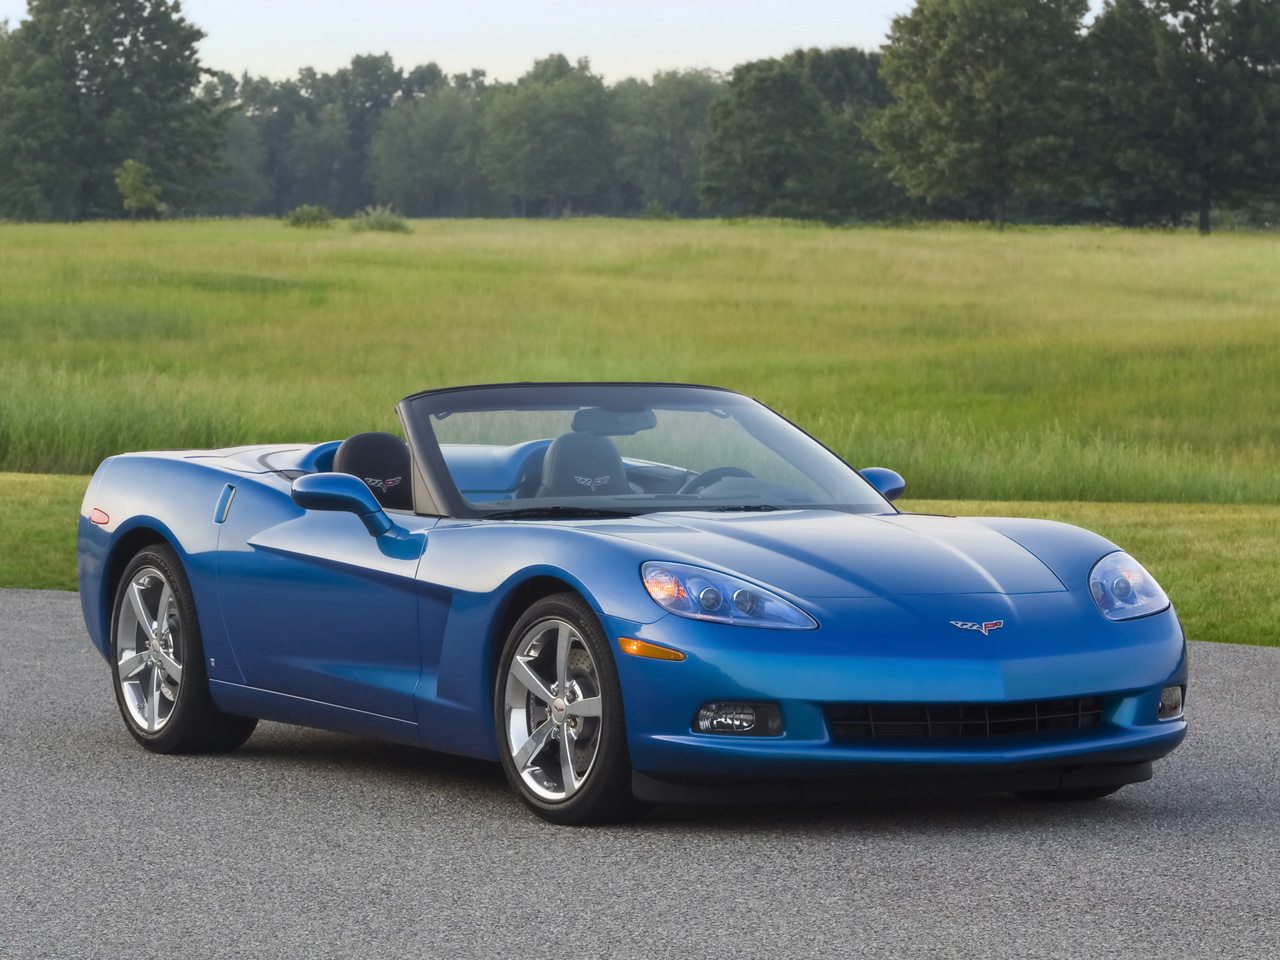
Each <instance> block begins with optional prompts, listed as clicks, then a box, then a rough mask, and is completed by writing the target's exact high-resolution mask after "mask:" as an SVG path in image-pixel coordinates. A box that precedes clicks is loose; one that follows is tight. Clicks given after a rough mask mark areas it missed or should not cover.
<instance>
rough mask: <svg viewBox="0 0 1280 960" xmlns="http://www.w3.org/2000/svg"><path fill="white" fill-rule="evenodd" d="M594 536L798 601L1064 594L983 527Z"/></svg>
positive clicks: (679, 523) (618, 528)
mask: <svg viewBox="0 0 1280 960" xmlns="http://www.w3.org/2000/svg"><path fill="white" fill-rule="evenodd" d="M595 529H596V531H597V532H601V533H608V534H610V535H612V536H616V537H622V538H624V539H627V540H631V541H634V542H637V543H642V544H645V545H647V546H650V547H652V548H653V559H655V560H662V559H669V560H679V561H683V562H687V563H695V564H702V565H706V566H712V567H717V568H719V569H722V570H725V571H730V572H733V573H738V574H741V575H742V576H745V577H748V578H750V579H753V580H758V581H760V582H761V583H763V584H767V585H771V586H774V587H777V588H778V589H780V590H783V591H785V592H787V593H790V594H792V595H793V596H796V597H806V598H814V599H817V598H824V597H846V598H855V597H893V596H946V595H954V594H977V593H987V594H990V593H999V594H1021V593H1047V592H1058V591H1065V590H1066V587H1064V586H1063V584H1062V581H1061V580H1059V579H1058V577H1057V576H1055V575H1054V572H1053V571H1052V570H1050V569H1049V568H1048V567H1047V566H1046V565H1045V564H1044V563H1043V562H1041V560H1040V559H1039V558H1037V557H1036V556H1035V554H1033V553H1031V552H1030V551H1029V550H1027V549H1026V548H1025V547H1023V546H1021V545H1020V544H1018V543H1017V542H1015V541H1014V540H1012V539H1010V538H1009V537H1007V536H1005V535H1004V534H1001V533H998V532H996V531H995V530H992V529H991V528H990V527H987V526H985V525H983V524H981V523H978V522H976V521H973V520H964V519H959V518H956V517H935V516H925V515H920V514H885V515H875V516H870V515H859V514H848V513H842V512H837V511H828V510H796V511H786V512H779V513H765V514H759V513H751V514H708V513H696V514H695V513H679V514H650V515H648V516H645V517H639V518H636V519H634V520H629V521H626V522H625V523H606V524H601V525H598V526H595Z"/></svg>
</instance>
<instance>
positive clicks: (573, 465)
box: [538, 432, 631, 497]
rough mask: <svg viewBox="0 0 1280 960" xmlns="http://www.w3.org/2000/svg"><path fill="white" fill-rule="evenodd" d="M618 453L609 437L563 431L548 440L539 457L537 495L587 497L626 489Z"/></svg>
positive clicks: (627, 491) (628, 485)
mask: <svg viewBox="0 0 1280 960" xmlns="http://www.w3.org/2000/svg"><path fill="white" fill-rule="evenodd" d="M630 492H631V485H630V484H629V483H627V472H626V470H624V469H623V466H622V455H621V454H619V453H618V448H617V447H615V446H614V445H613V441H612V440H610V439H609V438H608V437H602V436H599V435H598V434H594V433H578V432H575V433H566V434H564V435H563V436H560V437H556V439H554V440H552V441H551V446H549V447H547V454H546V457H545V458H544V459H543V461H542V486H541V487H540V488H539V489H538V496H539V497H589V496H593V495H600V496H603V495H609V494H619V493H630Z"/></svg>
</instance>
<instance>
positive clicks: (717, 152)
mask: <svg viewBox="0 0 1280 960" xmlns="http://www.w3.org/2000/svg"><path fill="white" fill-rule="evenodd" d="M830 149H831V138H830V130H829V127H828V116H827V112H826V110H825V109H824V104H823V100H822V96H821V94H819V93H818V90H817V88H816V87H815V86H814V85H813V84H812V83H811V82H810V81H809V80H808V78H806V77H805V75H804V73H803V72H802V71H801V70H800V69H798V68H797V67H796V66H795V65H794V64H789V63H783V62H782V61H780V60H760V61H757V62H755V63H749V64H746V65H744V66H740V67H738V68H736V69H735V70H734V71H733V78H732V80H731V81H730V82H729V89H728V91H727V94H726V96H725V97H723V98H722V99H721V100H719V101H717V102H716V104H715V105H714V106H713V107H712V109H711V134H710V139H709V140H708V142H707V148H706V157H705V163H704V166H703V170H702V184H701V190H702V196H703V199H704V200H705V201H706V203H707V204H708V205H709V206H711V207H713V208H717V209H721V210H727V211H730V212H734V213H747V214H755V215H760V216H770V217H804V216H811V215H813V214H814V213H815V212H816V211H819V210H820V209H821V208H822V200H821V197H820V195H819V194H820V186H821V171H822V169H823V168H824V166H825V164H826V163H827V162H828V157H827V156H826V155H827V153H828V151H829V150H830Z"/></svg>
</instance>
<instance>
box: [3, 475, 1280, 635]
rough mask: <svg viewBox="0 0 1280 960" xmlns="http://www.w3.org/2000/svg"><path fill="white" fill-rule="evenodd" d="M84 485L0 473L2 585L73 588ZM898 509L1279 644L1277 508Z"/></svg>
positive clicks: (962, 505)
mask: <svg viewBox="0 0 1280 960" xmlns="http://www.w3.org/2000/svg"><path fill="white" fill-rule="evenodd" d="M88 482H89V481H88V477H76V476H70V477H64V476H44V475H39V474H12V473H10V474H0V502H3V503H4V504H5V509H4V511H3V513H0V544H4V545H5V548H4V549H3V550H2V551H0V584H3V585H5V586H15V587H38V588H50V589H55V590H74V589H75V518H76V514H77V512H78V511H79V509H80V501H81V499H82V498H83V496H84V490H85V486H86V485H87V484H88ZM903 508H904V509H906V510H912V511H916V512H920V513H955V514H962V515H964V514H968V515H974V516H1023V517H1047V518H1049V519H1052V520H1065V521H1067V522H1069V523H1078V524H1082V525H1083V526H1086V527H1089V528H1091V529H1094V530H1097V531H1098V532H1100V533H1102V534H1103V535H1105V536H1108V537H1110V538H1111V539H1112V540H1114V541H1116V542H1117V543H1119V544H1120V545H1121V546H1123V547H1124V548H1126V549H1128V550H1130V551H1131V552H1133V553H1135V554H1136V555H1137V556H1138V557H1139V558H1140V559H1141V560H1142V561H1143V562H1144V563H1145V565H1146V566H1147V567H1148V568H1149V569H1150V570H1151V572H1152V573H1153V574H1155V576H1156V578H1157V579H1159V580H1160V583H1161V585H1162V586H1163V587H1164V588H1165V590H1167V591H1168V592H1169V594H1170V596H1172V597H1173V600H1174V603H1175V604H1176V605H1177V608H1178V613H1179V614H1180V615H1181V617H1182V620H1183V623H1184V625H1185V626H1186V629H1187V634H1188V635H1189V636H1191V637H1192V638H1194V639H1197V640H1219V641H1224V642H1227V643H1256V644H1264V645H1267V646H1280V593H1278V592H1277V591H1276V588H1275V585H1276V583H1278V582H1280V550H1278V549H1277V543H1280V507H1274V506H1242V505H1237V504H1222V505H1200V504H1128V503H1036V502H1030V503H1028V502H1015V503H990V502H986V503H984V502H980V501H944V500H912V501H908V502H906V503H905V504H903Z"/></svg>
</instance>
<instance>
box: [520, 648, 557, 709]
mask: <svg viewBox="0 0 1280 960" xmlns="http://www.w3.org/2000/svg"><path fill="white" fill-rule="evenodd" d="M511 675H512V676H513V677H515V678H516V679H517V680H519V681H520V683H522V684H524V686H525V687H526V688H527V689H528V690H529V692H530V693H532V694H533V695H534V696H535V697H537V698H538V699H539V700H541V701H542V702H543V703H550V702H551V701H552V700H554V699H555V697H553V696H552V695H551V691H550V690H549V689H547V685H546V683H545V682H544V681H543V679H542V678H541V677H540V676H538V675H537V674H536V673H534V672H533V668H532V667H530V666H529V664H528V663H527V662H526V661H525V660H522V659H521V658H520V657H515V658H513V659H512V661H511Z"/></svg>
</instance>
